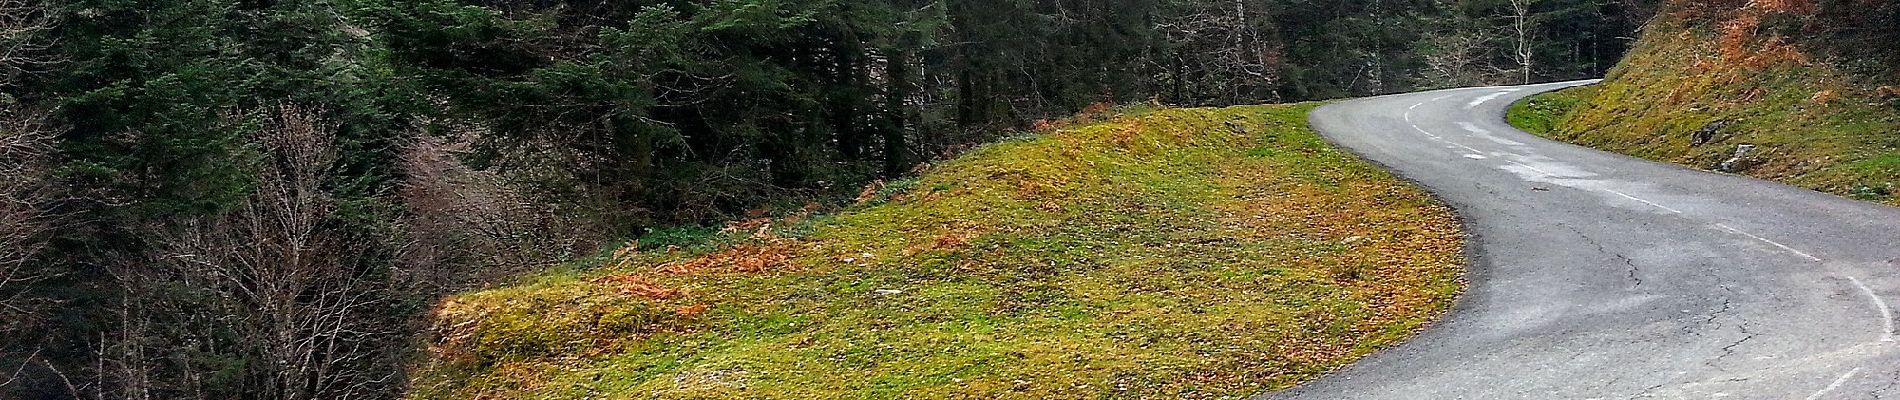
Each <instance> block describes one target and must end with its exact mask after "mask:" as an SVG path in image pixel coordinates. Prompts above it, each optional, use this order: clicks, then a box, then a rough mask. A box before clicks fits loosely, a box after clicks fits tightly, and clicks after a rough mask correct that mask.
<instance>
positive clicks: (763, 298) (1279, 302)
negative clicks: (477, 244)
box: [409, 104, 1464, 399]
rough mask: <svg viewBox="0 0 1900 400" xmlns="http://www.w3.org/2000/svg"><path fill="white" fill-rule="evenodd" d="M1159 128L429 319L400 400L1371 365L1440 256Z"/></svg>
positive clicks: (448, 306) (900, 393)
mask: <svg viewBox="0 0 1900 400" xmlns="http://www.w3.org/2000/svg"><path fill="white" fill-rule="evenodd" d="M1314 106H1315V105H1313V104H1302V105H1280V106H1249V107H1234V108H1225V109H1170V110H1159V111H1146V112H1140V113H1131V114H1128V115H1124V116H1119V117H1113V118H1105V119H1106V120H1104V121H1092V120H1084V121H1072V122H1068V123H1064V124H1058V125H1057V126H1054V127H1051V128H1049V129H1045V130H1043V131H1041V132H1040V133H1037V134H1035V135H1031V136H1028V137H1024V138H1020V139H1015V140H1010V141H1005V142H1001V143H996V144H992V145H989V146H986V147H984V148H981V149H978V150H975V151H973V152H971V153H969V154H967V155H965V156H963V157H960V158H958V159H956V160H953V161H949V162H945V163H942V164H940V165H936V166H934V167H931V168H929V169H928V170H926V171H925V172H924V173H923V174H922V175H921V176H920V177H919V178H916V179H913V180H905V181H898V182H892V183H890V184H887V185H880V186H874V187H871V188H867V190H866V191H865V194H864V196H862V197H861V198H860V199H859V203H858V204H857V205H854V206H851V207H849V208H847V209H845V210H843V211H840V212H837V213H831V214H824V215H804V214H800V215H786V216H779V217H771V218H759V219H754V220H749V221H740V222H735V223H732V224H731V225H729V226H727V227H726V228H725V229H723V230H717V231H716V232H715V231H712V230H705V231H681V232H662V233H659V234H655V235H649V237H647V238H643V240H642V241H641V242H639V243H633V244H629V245H628V246H626V247H624V248H623V250H621V251H619V252H617V254H615V255H613V256H611V257H602V258H600V259H597V260H593V261H589V262H586V263H582V264H583V265H580V266H576V267H574V268H571V269H568V270H564V271H559V272H553V273H549V274H546V275H544V276H540V277H536V278H532V279H529V280H528V281H526V282H523V283H520V284H517V285H513V286H510V287H504V288H498V289H493V290H487V291H481V292H475V293H468V294H464V295H460V296H456V297H453V298H451V299H450V300H448V301H446V302H444V303H442V304H441V305H440V307H439V309H438V310H437V312H436V321H435V322H434V323H435V328H434V331H433V333H434V337H435V340H434V341H432V342H431V343H430V344H429V347H428V349H427V353H426V354H425V357H426V359H424V360H422V361H421V362H420V363H419V364H418V365H417V367H415V369H414V370H413V371H412V372H413V378H412V379H413V384H414V385H413V389H412V390H411V393H410V394H409V397H410V398H415V399H463V398H518V399H537V398H998V397H1001V398H1169V399H1175V398H1239V397H1245V396H1251V395H1255V394H1259V393H1262V392H1266V391H1268V390H1273V389H1279V388H1285V387H1288V386H1291V385H1293V384H1296V383H1299V382H1302V381H1305V380H1309V379H1311V378H1314V377H1317V376H1319V375H1322V374H1325V373H1327V372H1329V371H1332V370H1334V369H1336V368H1339V367H1340V366H1343V365H1345V364H1346V363H1348V362H1351V361H1353V360H1355V359H1358V358H1360V357H1362V356H1364V355H1367V354H1369V353H1371V352H1373V351H1375V350H1378V349H1381V348H1385V347H1388V346H1390V345H1393V344H1395V343H1397V342H1399V341H1400V340H1402V339H1404V338H1406V337H1408V336H1410V335H1411V334H1413V333H1414V332H1416V331H1418V330H1420V329H1422V328H1423V327H1425V326H1426V325H1428V324H1429V323H1430V322H1431V321H1433V320H1434V319H1435V318H1437V317H1438V316H1440V315H1442V314H1443V313H1444V312H1445V311H1447V310H1448V309H1449V308H1450V306H1451V304H1452V303H1453V300H1454V298H1455V297H1456V296H1457V295H1458V294H1459V292H1460V291H1461V290H1462V287H1463V285H1462V280H1461V276H1462V272H1463V267H1462V264H1463V262H1464V260H1463V257H1462V255H1461V250H1462V246H1463V234H1462V233H1461V231H1460V229H1459V225H1458V223H1457V221H1456V220H1455V218H1454V216H1453V215H1452V212H1451V211H1450V210H1449V209H1448V208H1447V207H1445V206H1443V205H1441V204H1440V203H1439V202H1437V201H1436V200H1434V199H1433V198H1432V197H1430V196H1428V195H1427V194H1425V193H1424V192H1422V191H1421V190H1419V189H1417V188H1415V187H1413V186H1412V185H1410V184H1408V183H1406V182H1403V181H1401V180H1400V179H1397V178H1395V177H1393V176H1392V175H1390V174H1388V173H1386V172H1384V171H1382V170H1380V169H1379V168H1376V167H1374V166H1372V165H1369V164H1368V163H1366V162H1363V161H1361V160H1359V159H1357V158H1355V157H1354V156H1352V155H1350V154H1348V153H1346V152H1343V151H1341V150H1337V149H1334V148H1333V147H1331V146H1329V145H1327V144H1326V143H1325V142H1323V141H1322V140H1321V139H1320V138H1319V137H1318V136H1317V135H1316V134H1315V133H1313V132H1312V131H1310V130H1308V128H1307V125H1306V115H1307V112H1308V111H1310V110H1311V109H1312V108H1313V107H1314Z"/></svg>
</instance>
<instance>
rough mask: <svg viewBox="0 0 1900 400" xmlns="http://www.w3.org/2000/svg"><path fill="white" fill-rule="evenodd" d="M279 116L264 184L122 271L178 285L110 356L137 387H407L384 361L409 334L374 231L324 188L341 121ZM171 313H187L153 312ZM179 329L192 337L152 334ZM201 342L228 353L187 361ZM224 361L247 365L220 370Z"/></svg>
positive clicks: (287, 392)
mask: <svg viewBox="0 0 1900 400" xmlns="http://www.w3.org/2000/svg"><path fill="white" fill-rule="evenodd" d="M271 114H272V115H271V116H270V118H269V119H270V124H269V125H268V126H267V127H266V129H264V130H263V131H262V132H260V133H259V139H258V140H257V145H258V147H260V148H262V149H263V150H264V151H265V156H266V157H264V159H263V160H261V161H262V162H261V163H260V167H259V173H258V177H257V178H258V179H257V189H256V190H257V191H256V193H255V194H253V195H252V196H251V197H250V198H248V199H246V200H245V201H244V202H243V203H242V204H241V205H240V206H239V207H238V208H237V209H235V210H232V211H230V212H227V213H225V214H223V215H217V216H211V217H203V218H194V219H189V220H186V221H183V222H181V223H177V224H173V225H169V226H165V227H161V228H156V229H154V234H153V236H154V237H155V240H154V241H155V242H156V243H157V248H156V251H155V253H156V254H154V255H153V257H151V258H152V261H153V262H152V263H151V265H138V266H127V267H126V268H123V269H122V270H121V273H120V275H121V277H120V279H121V280H122V281H126V282H128V290H129V291H153V292H155V291H165V290H170V291H171V292H170V293H166V294H165V295H162V296H148V297H146V298H148V299H154V300H151V301H152V303H154V304H136V303H132V302H128V304H125V305H124V307H123V308H125V310H123V312H124V320H125V324H126V326H125V327H124V328H122V329H121V330H122V331H125V332H124V333H125V334H126V335H125V337H124V338H123V339H124V340H121V341H120V342H119V343H117V344H116V346H117V348H115V349H112V350H110V351H107V352H105V353H106V354H103V356H105V357H107V358H113V359H114V360H112V361H113V365H114V366H115V368H113V369H116V371H110V372H112V373H113V374H114V375H116V377H115V378H116V379H115V380H116V381H119V382H120V385H121V388H120V389H119V390H118V391H119V392H121V393H120V395H122V396H123V397H128V398H138V397H143V396H147V395H151V394H152V393H158V392H165V393H202V392H198V390H199V389H198V388H196V387H194V386H197V385H199V384H200V383H201V382H205V381H208V380H212V379H223V380H230V379H236V380H238V381H237V382H239V384H237V385H235V387H238V388H241V390H243V393H242V395H243V396H248V398H260V399H285V400H306V399H356V398H376V397H382V396H384V395H386V394H387V393H388V392H387V390H388V389H389V388H390V387H394V386H396V385H399V382H397V381H398V380H399V379H398V376H397V373H396V372H395V370H394V369H392V368H390V367H389V366H388V365H387V364H389V363H387V362H383V360H385V359H386V358H387V357H389V354H388V352H389V351H391V350H392V349H393V347H391V346H390V344H391V343H392V342H400V340H401V339H400V338H394V337H392V336H400V335H393V334H392V333H393V332H394V331H395V330H394V327H392V326H391V323H390V322H389V321H388V319H387V317H388V316H387V315H384V314H383V313H386V312H387V310H386V308H387V303H389V302H391V301H392V298H391V296H392V295H393V293H392V290H391V289H392V288H390V287H387V286H386V284H385V282H386V280H384V279H381V278H380V277H379V276H377V275H378V274H377V272H376V271H375V269H374V268H372V267H370V265H369V263H368V262H366V261H367V260H366V259H365V256H364V253H365V251H366V250H367V246H365V245H364V244H363V242H362V241H361V238H353V237H350V236H349V235H348V234H346V233H345V232H344V231H342V230H340V229H337V227H336V226H335V224H337V223H338V221H337V220H336V218H337V211H338V207H339V204H338V202H337V201H336V200H335V199H334V198H332V197H331V195H329V194H328V193H327V192H325V191H324V189H323V183H324V181H325V180H326V179H329V177H330V176H331V168H333V166H334V165H335V162H336V159H337V150H336V147H335V143H334V141H335V138H334V137H333V132H334V131H335V129H336V125H335V124H334V123H332V122H329V121H326V120H324V119H322V118H320V117H319V116H318V114H317V113H315V112H312V111H308V110H304V109H302V108H299V107H296V106H289V105H286V106H281V107H279V108H277V109H275V110H271ZM179 291H184V293H180V292H179ZM135 298H136V297H135ZM159 316H162V317H163V318H178V319H183V323H176V322H174V323H172V324H169V326H167V325H166V324H152V323H149V320H148V318H150V317H159ZM152 329H169V330H171V331H172V332H170V333H169V334H165V335H159V334H153V333H155V332H148V331H149V330H152ZM181 331H182V332H181ZM178 335H183V336H185V339H186V340H187V341H188V343H147V342H145V340H148V339H149V338H155V337H176V336H178ZM167 346H168V347H167ZM192 352H205V353H213V354H218V355H219V357H223V358H224V359H223V360H221V361H207V360H204V359H186V358H185V357H187V356H186V355H184V354H189V353H192ZM214 358H215V357H214ZM232 358H235V360H232ZM207 362H224V363H235V364H234V365H225V366H224V368H217V365H209V366H208V365H205V363H207ZM155 363H156V364H158V366H156V367H155V366H154V365H153V364H155ZM168 363H169V364H168ZM166 365H171V366H174V368H166V367H165V366H166ZM180 367H181V368H180ZM233 367H235V368H233ZM221 369H222V370H225V373H230V371H236V372H235V374H236V376H223V377H218V376H213V375H215V374H218V373H220V372H219V371H220V370H221ZM155 370H156V371H166V372H167V373H175V374H185V375H191V374H201V375H191V376H176V375H167V376H163V377H159V376H155V375H160V374H158V373H154V372H153V371H155ZM172 371H175V372H172ZM224 387H233V386H232V385H229V383H226V384H225V386H224ZM229 395H232V394H229V393H226V394H218V393H202V394H199V395H198V396H200V397H220V396H229Z"/></svg>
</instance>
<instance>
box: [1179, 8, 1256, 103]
mask: <svg viewBox="0 0 1900 400" xmlns="http://www.w3.org/2000/svg"><path fill="white" fill-rule="evenodd" d="M1183 7H1187V10H1186V12H1183V13H1181V14H1180V16H1179V17H1176V18H1170V19H1167V20H1163V21H1161V22H1159V23H1157V24H1156V28H1157V29H1158V30H1159V31H1161V32H1162V33H1163V34H1165V35H1167V39H1168V42H1170V43H1173V44H1174V45H1175V47H1176V51H1175V54H1173V55H1171V57H1173V58H1174V60H1171V63H1172V64H1173V65H1172V66H1171V68H1166V69H1167V70H1170V71H1171V75H1173V76H1172V79H1173V80H1174V82H1175V84H1176V90H1175V91H1176V92H1177V93H1175V95H1176V97H1180V98H1193V97H1216V98H1218V99H1220V100H1221V101H1223V102H1227V103H1235V102H1243V101H1279V100H1280V98H1279V97H1280V95H1279V93H1278V92H1277V91H1276V88H1277V86H1278V85H1279V83H1280V82H1279V81H1280V74H1281V68H1282V67H1283V66H1282V60H1281V56H1282V52H1281V49H1280V47H1279V46H1280V44H1279V42H1278V41H1276V40H1275V39H1274V38H1273V37H1272V33H1271V32H1269V31H1268V30H1265V29H1262V26H1261V25H1263V24H1265V23H1266V22H1265V21H1266V18H1265V17H1264V16H1262V15H1261V14H1262V13H1264V12H1265V11H1266V10H1264V9H1263V8H1264V7H1261V6H1259V5H1250V4H1249V0H1224V1H1192V2H1186V3H1184V4H1183ZM1202 80H1205V81H1207V82H1206V83H1203V82H1199V81H1202ZM1188 82H1192V85H1193V86H1194V88H1192V89H1191V90H1192V91H1194V92H1195V93H1193V94H1188V93H1181V92H1184V91H1187V90H1190V89H1188V88H1186V87H1183V86H1184V85H1186V84H1188ZM1209 85H1212V86H1219V87H1206V86H1209ZM1208 92H1212V93H1208ZM1262 97H1264V98H1262Z"/></svg>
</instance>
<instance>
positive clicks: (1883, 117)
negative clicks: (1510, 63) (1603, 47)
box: [1511, 3, 1900, 205]
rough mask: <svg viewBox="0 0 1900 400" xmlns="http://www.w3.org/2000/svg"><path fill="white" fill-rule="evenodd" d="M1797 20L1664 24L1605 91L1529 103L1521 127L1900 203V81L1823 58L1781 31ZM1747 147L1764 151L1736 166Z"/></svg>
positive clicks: (1750, 12)
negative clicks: (1899, 195)
mask: <svg viewBox="0 0 1900 400" xmlns="http://www.w3.org/2000/svg"><path fill="white" fill-rule="evenodd" d="M1751 4H1753V3H1751ZM1797 17H1798V16H1790V15H1786V13H1785V12H1781V11H1777V10H1769V9H1760V8H1759V7H1758V6H1754V5H1751V6H1748V7H1745V8H1742V9H1740V10H1737V11H1732V12H1726V13H1722V14H1719V15H1715V16H1705V17H1700V18H1695V17H1680V16H1679V17H1676V18H1671V19H1665V20H1664V21H1662V22H1659V23H1657V24H1654V25H1652V26H1651V28H1650V29H1649V31H1648V33H1646V34H1645V35H1644V36H1643V38H1642V39H1641V41H1640V43H1639V44H1638V45H1637V46H1636V48H1635V49H1634V50H1633V51H1632V52H1631V54H1630V55H1629V56H1628V57H1627V58H1625V60H1624V61H1623V64H1622V65H1621V66H1619V67H1617V68H1616V69H1615V70H1614V71H1612V72H1611V73H1610V76H1609V77H1608V78H1607V80H1606V81H1605V82H1604V83H1603V84H1601V85H1598V86H1594V87H1587V88H1579V89H1572V90H1567V91H1562V92H1557V93H1551V94H1545V95H1542V96H1537V97H1533V98H1531V99H1528V100H1526V101H1524V102H1520V103H1519V104H1517V105H1516V106H1515V107H1513V109H1512V113H1511V114H1512V116H1511V120H1512V122H1513V123H1516V124H1518V126H1520V127H1522V128H1524V129H1526V130H1528V131H1531V132H1533V133H1538V134H1542V135H1547V136H1549V137H1552V138H1555V139H1559V140H1567V141H1571V142H1575V143H1579V144H1583V145H1588V146H1594V147H1598V148H1602V149H1606V150H1611V151H1616V152H1621V153H1626V154H1630V155H1634V156H1638V157H1643V158H1648V159H1653V160H1660V161H1666V162H1674V163H1680V164H1684V165H1688V166H1692V167H1696V168H1703V169H1711V170H1725V171H1727V172H1734V173H1740V174H1746V175H1750V176H1755V177H1759V178H1764V179H1772V180H1779V181H1783V182H1787V183H1790V184H1794V185H1797V186H1802V187H1807V188H1812V189H1815V190H1820V191H1824V192H1829V193H1835V194H1839V195H1843V196H1851V197H1855V198H1860V199H1865V200H1872V201H1880V202H1886V203H1889V204H1896V205H1900V198H1896V197H1895V194H1896V192H1900V189H1897V188H1896V185H1900V101H1896V100H1895V98H1894V95H1896V94H1900V92H1896V91H1895V90H1894V88H1893V87H1891V86H1885V85H1891V84H1896V83H1900V82H1886V80H1888V79H1885V78H1881V77H1884V76H1890V75H1889V74H1886V73H1883V72H1882V71H1880V70H1879V69H1878V68H1867V65H1865V64H1864V63H1860V62H1858V61H1865V60H1858V61H1843V60H1846V59H1847V58H1846V57H1835V56H1829V54H1844V53H1839V52H1829V51H1822V50H1825V48H1826V46H1829V42H1825V41H1820V40H1799V39H1793V36H1782V35H1781V34H1779V33H1777V32H1781V31H1784V30H1787V29H1788V28H1784V27H1779V26H1775V25H1774V23H1775V21H1783V22H1781V25H1791V24H1794V23H1791V22H1786V21H1790V20H1796V21H1798V19H1797ZM1764 21H1766V22H1764ZM1823 22H1825V21H1823ZM1823 22H1807V23H1809V24H1813V23H1823ZM1797 43H1798V44H1797ZM1698 133H1701V135H1698ZM1698 136H1700V137H1698ZM1742 145H1751V146H1755V147H1754V150H1753V151H1750V152H1748V153H1747V154H1746V155H1745V156H1743V157H1740V158H1739V159H1735V160H1733V161H1732V162H1731V161H1730V160H1731V158H1734V156H1735V154H1736V151H1737V150H1738V148H1739V147H1740V146H1742ZM1723 164H1728V167H1727V168H1723Z"/></svg>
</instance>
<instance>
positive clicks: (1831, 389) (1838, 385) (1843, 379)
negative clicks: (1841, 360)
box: [1808, 368, 1860, 400]
mask: <svg viewBox="0 0 1900 400" xmlns="http://www.w3.org/2000/svg"><path fill="white" fill-rule="evenodd" d="M1859 373H1860V368H1855V369H1854V370H1853V371H1847V374H1846V375H1841V377H1840V379H1835V380H1834V384H1832V385H1827V387H1826V388H1822V389H1821V391H1819V392H1814V395H1813V396H1808V400H1817V399H1820V398H1821V396H1826V395H1827V394H1828V393H1832V392H1834V389H1840V388H1841V385H1845V384H1847V380H1849V379H1854V375H1855V374H1859Z"/></svg>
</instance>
